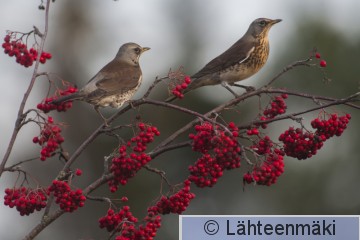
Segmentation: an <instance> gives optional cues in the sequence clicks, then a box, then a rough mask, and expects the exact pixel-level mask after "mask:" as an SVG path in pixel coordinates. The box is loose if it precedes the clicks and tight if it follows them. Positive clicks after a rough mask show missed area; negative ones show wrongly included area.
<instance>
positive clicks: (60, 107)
mask: <svg viewBox="0 0 360 240" xmlns="http://www.w3.org/2000/svg"><path fill="white" fill-rule="evenodd" d="M77 91H78V89H77V88H76V87H72V86H69V87H68V88H67V89H65V90H59V91H58V92H59V93H58V95H60V96H67V95H70V94H73V93H75V92H77ZM57 98H58V97H57V96H52V97H49V98H45V99H44V100H43V102H41V103H39V104H38V105H37V108H38V109H40V110H42V111H43V112H44V113H48V112H50V111H52V110H56V111H58V112H65V111H67V110H68V109H70V108H71V107H72V101H67V102H62V103H60V104H53V103H52V101H54V100H56V99H57Z"/></svg>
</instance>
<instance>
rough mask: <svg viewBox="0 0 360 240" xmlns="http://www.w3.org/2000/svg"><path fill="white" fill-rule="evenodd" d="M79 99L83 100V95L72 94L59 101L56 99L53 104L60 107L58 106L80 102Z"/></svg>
mask: <svg viewBox="0 0 360 240" xmlns="http://www.w3.org/2000/svg"><path fill="white" fill-rule="evenodd" d="M79 99H81V95H80V94H79V93H78V92H77V93H73V94H70V95H67V96H63V97H60V98H58V99H55V100H54V101H52V102H51V103H52V104H55V105H58V104H60V103H63V102H68V101H73V100H79Z"/></svg>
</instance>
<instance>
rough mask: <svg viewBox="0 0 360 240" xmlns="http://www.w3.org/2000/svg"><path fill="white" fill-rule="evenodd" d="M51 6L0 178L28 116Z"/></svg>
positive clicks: (0, 171)
mask: <svg viewBox="0 0 360 240" xmlns="http://www.w3.org/2000/svg"><path fill="white" fill-rule="evenodd" d="M49 6H50V1H49V0H48V1H47V4H46V12H45V28H44V33H43V34H42V36H41V43H40V47H39V52H38V56H37V58H36V62H35V67H34V71H33V75H32V77H31V81H30V84H29V86H28V88H27V90H26V92H25V94H24V97H23V99H22V101H21V103H20V107H19V110H18V114H17V119H16V121H15V127H14V130H13V133H12V135H11V138H10V142H9V145H8V147H7V149H6V152H5V155H4V157H3V160H2V162H1V164H0V177H1V175H2V173H3V172H4V168H5V165H6V163H7V161H8V159H9V156H10V154H11V151H12V149H13V147H14V143H15V140H16V137H17V135H18V133H19V131H20V129H21V123H22V122H23V121H24V119H25V117H26V115H24V109H25V104H26V102H27V100H28V98H29V96H30V93H31V91H32V89H33V87H34V84H35V80H36V77H37V72H38V69H39V65H40V57H41V53H42V51H43V49H44V45H45V40H46V36H47V33H48V27H49V25H48V19H49V8H48V7H49Z"/></svg>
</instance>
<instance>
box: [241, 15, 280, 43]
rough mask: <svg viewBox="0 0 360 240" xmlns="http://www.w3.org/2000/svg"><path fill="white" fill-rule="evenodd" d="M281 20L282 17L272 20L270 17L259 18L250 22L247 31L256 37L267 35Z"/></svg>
mask: <svg viewBox="0 0 360 240" xmlns="http://www.w3.org/2000/svg"><path fill="white" fill-rule="evenodd" d="M281 21H282V20H281V19H274V20H272V19H268V18H258V19H256V20H254V21H253V22H252V23H251V24H250V26H249V29H248V31H247V33H248V34H251V35H252V36H253V37H255V38H256V37H259V36H266V35H267V34H268V32H269V30H270V28H271V27H272V26H274V25H275V24H276V23H279V22H281Z"/></svg>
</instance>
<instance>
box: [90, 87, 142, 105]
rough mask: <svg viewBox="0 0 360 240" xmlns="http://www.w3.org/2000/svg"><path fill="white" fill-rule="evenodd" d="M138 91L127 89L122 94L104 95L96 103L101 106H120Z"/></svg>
mask: <svg viewBox="0 0 360 240" xmlns="http://www.w3.org/2000/svg"><path fill="white" fill-rule="evenodd" d="M135 92H136V91H127V92H125V93H122V94H115V95H110V96H107V97H103V98H101V99H99V101H98V102H96V105H98V106H100V107H107V106H110V107H113V108H120V107H121V106H122V105H123V104H124V103H125V102H126V101H128V100H129V99H130V98H131V97H132V96H133V95H134V93H135Z"/></svg>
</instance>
